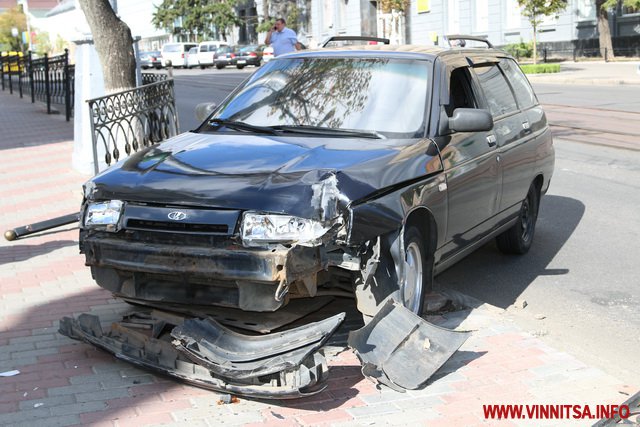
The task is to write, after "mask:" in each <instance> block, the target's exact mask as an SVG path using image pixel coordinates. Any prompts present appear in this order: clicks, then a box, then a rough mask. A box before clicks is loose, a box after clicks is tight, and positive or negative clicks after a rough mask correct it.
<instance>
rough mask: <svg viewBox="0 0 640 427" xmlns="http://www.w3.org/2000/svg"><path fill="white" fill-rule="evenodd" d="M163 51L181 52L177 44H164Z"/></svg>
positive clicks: (180, 47)
mask: <svg viewBox="0 0 640 427" xmlns="http://www.w3.org/2000/svg"><path fill="white" fill-rule="evenodd" d="M163 50H164V51H165V52H181V51H182V45H179V44H166V45H164V48H163Z"/></svg>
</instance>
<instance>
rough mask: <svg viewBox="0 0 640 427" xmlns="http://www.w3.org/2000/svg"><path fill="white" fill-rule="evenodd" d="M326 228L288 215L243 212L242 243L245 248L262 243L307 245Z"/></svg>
mask: <svg viewBox="0 0 640 427" xmlns="http://www.w3.org/2000/svg"><path fill="white" fill-rule="evenodd" d="M327 230H328V228H325V227H323V225H322V224H321V223H319V222H317V221H313V220H310V219H304V218H298V217H295V216H289V215H263V214H256V213H252V212H245V214H244V216H243V218H242V230H241V233H242V242H243V244H244V245H245V246H252V245H258V244H262V243H271V242H273V243H276V242H278V243H294V242H297V243H308V242H313V241H314V240H317V239H319V238H320V237H322V235H324V233H326V232H327Z"/></svg>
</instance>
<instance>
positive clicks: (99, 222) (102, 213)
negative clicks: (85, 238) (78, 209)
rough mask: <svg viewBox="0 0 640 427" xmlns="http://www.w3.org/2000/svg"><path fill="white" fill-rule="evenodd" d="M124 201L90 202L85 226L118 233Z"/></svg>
mask: <svg viewBox="0 0 640 427" xmlns="http://www.w3.org/2000/svg"><path fill="white" fill-rule="evenodd" d="M123 205H124V203H122V200H109V201H106V202H90V203H89V204H88V205H87V208H86V210H85V212H84V226H85V227H87V228H101V229H104V230H105V231H113V232H115V231H118V228H117V226H118V221H120V215H121V214H122V206H123Z"/></svg>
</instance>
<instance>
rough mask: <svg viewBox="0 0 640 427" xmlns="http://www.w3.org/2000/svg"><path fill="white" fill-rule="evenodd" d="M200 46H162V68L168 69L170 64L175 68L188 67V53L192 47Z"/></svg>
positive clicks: (191, 44) (176, 44) (183, 44)
mask: <svg viewBox="0 0 640 427" xmlns="http://www.w3.org/2000/svg"><path fill="white" fill-rule="evenodd" d="M196 46H198V45H197V44H195V43H165V44H164V46H162V51H161V52H162V66H163V67H166V66H167V64H168V63H169V62H171V65H172V66H173V67H186V66H187V52H189V49H191V48H192V47H196Z"/></svg>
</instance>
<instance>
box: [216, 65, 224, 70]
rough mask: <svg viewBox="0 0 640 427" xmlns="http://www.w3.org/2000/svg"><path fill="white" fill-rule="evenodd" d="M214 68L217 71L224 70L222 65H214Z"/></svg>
mask: <svg viewBox="0 0 640 427" xmlns="http://www.w3.org/2000/svg"><path fill="white" fill-rule="evenodd" d="M216 68H217V69H218V70H222V69H223V68H224V65H222V64H216Z"/></svg>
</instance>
